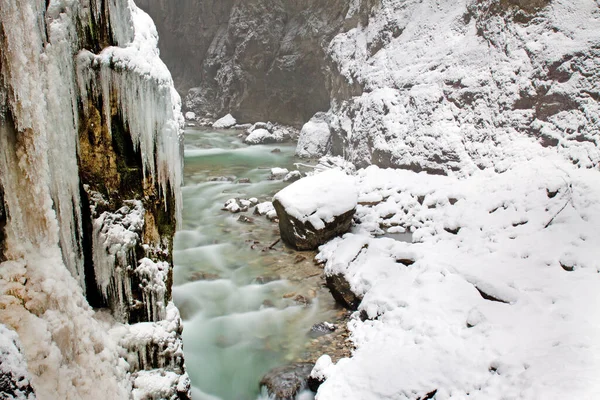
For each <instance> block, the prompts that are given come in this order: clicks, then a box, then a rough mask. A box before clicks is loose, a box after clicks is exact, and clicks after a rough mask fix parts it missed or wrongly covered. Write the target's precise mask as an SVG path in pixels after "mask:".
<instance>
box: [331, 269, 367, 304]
mask: <svg viewBox="0 0 600 400" xmlns="http://www.w3.org/2000/svg"><path fill="white" fill-rule="evenodd" d="M325 279H326V284H327V287H328V288H329V290H330V291H331V295H332V296H333V298H334V299H335V301H337V302H338V303H339V304H340V305H342V306H343V307H345V308H347V309H349V310H353V311H356V310H357V309H358V306H359V304H360V302H361V301H362V298H361V297H359V296H357V295H356V294H355V293H354V292H353V291H352V289H351V288H350V283H348V281H347V280H346V278H345V277H344V275H342V274H335V275H329V276H327V277H326V278H325Z"/></svg>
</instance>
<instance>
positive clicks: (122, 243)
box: [0, 0, 189, 399]
mask: <svg viewBox="0 0 600 400" xmlns="http://www.w3.org/2000/svg"><path fill="white" fill-rule="evenodd" d="M181 122H182V117H181V113H180V100H179V96H178V95H177V93H176V92H175V89H174V87H173V82H172V79H171V76H170V73H169V71H168V70H167V68H166V67H165V65H164V64H163V63H162V61H161V60H160V58H159V54H158V50H157V34H156V30H155V28H154V24H153V23H152V20H151V19H150V17H148V15H146V14H145V13H144V12H142V11H141V10H139V9H138V8H137V7H136V5H135V4H134V3H133V1H131V0H111V1H108V0H86V1H70V0H50V1H45V2H44V1H36V0H28V1H21V0H19V1H16V0H2V1H1V2H0V262H1V264H0V323H2V324H4V325H6V326H7V327H9V328H10V329H12V330H14V331H15V332H16V333H17V334H18V338H19V341H20V345H21V350H22V353H23V356H24V360H25V362H26V364H27V368H28V371H29V374H30V382H31V386H32V387H33V390H34V391H35V395H36V396H37V398H39V399H55V398H64V399H81V398H86V399H101V398H102V399H104V398H110V399H120V398H130V397H131V396H133V397H134V398H148V396H155V398H187V397H188V396H189V393H188V392H189V380H188V378H187V374H186V373H185V366H184V364H183V353H182V348H181V338H180V334H181V323H180V319H179V314H178V312H177V309H176V308H175V307H174V306H173V304H172V303H171V291H170V288H171V282H172V255H171V250H172V239H173V234H174V231H175V225H176V220H177V217H178V214H179V212H180V207H181V206H180V204H181V200H180V194H179V186H180V184H181V159H180V153H181V150H180V149H181ZM30 395H31V394H30Z"/></svg>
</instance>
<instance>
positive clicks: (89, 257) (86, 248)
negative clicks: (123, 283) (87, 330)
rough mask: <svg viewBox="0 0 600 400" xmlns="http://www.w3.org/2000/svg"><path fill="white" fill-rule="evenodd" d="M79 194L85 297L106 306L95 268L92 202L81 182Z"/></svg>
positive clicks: (99, 305)
mask: <svg viewBox="0 0 600 400" xmlns="http://www.w3.org/2000/svg"><path fill="white" fill-rule="evenodd" d="M79 195H80V197H81V220H82V225H83V226H82V231H83V232H82V245H83V270H84V274H85V297H86V298H87V301H88V303H90V306H92V307H94V308H104V307H107V306H108V304H107V303H106V301H105V300H104V297H103V296H102V294H101V293H100V290H99V289H98V282H97V281H96V272H95V270H94V253H93V249H92V235H93V225H92V214H91V211H90V203H89V199H88V196H87V193H86V191H85V189H84V188H83V184H82V183H80V184H79Z"/></svg>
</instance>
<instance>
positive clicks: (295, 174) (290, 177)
mask: <svg viewBox="0 0 600 400" xmlns="http://www.w3.org/2000/svg"><path fill="white" fill-rule="evenodd" d="M298 179H302V173H301V172H300V171H290V172H289V173H288V174H287V175H286V176H285V177H284V178H283V181H284V182H296V181H297V180H298Z"/></svg>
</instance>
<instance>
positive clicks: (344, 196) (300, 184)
mask: <svg viewBox="0 0 600 400" xmlns="http://www.w3.org/2000/svg"><path fill="white" fill-rule="evenodd" d="M357 202H358V192H357V190H356V186H355V181H354V179H353V177H350V176H348V175H346V174H345V173H344V172H342V171H341V170H339V169H331V170H327V171H325V172H321V173H319V174H316V175H313V176H309V177H306V178H303V179H300V180H299V181H296V182H294V183H292V184H291V185H289V186H288V187H286V188H285V189H283V190H281V191H280V192H278V193H277V194H276V195H275V197H274V198H273V206H274V207H275V210H276V212H277V216H278V218H279V230H280V232H281V238H282V239H283V241H284V242H286V243H287V244H289V245H290V246H292V247H294V248H296V249H298V250H312V249H316V248H317V247H318V246H320V245H321V244H324V243H325V242H327V241H328V240H329V239H331V238H333V237H334V236H337V235H341V234H344V233H346V232H347V231H348V230H349V229H350V226H351V225H352V217H353V216H354V212H355V211H356V205H357Z"/></svg>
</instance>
